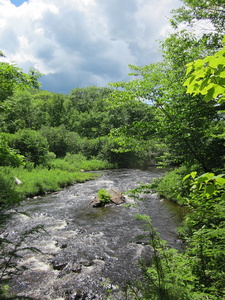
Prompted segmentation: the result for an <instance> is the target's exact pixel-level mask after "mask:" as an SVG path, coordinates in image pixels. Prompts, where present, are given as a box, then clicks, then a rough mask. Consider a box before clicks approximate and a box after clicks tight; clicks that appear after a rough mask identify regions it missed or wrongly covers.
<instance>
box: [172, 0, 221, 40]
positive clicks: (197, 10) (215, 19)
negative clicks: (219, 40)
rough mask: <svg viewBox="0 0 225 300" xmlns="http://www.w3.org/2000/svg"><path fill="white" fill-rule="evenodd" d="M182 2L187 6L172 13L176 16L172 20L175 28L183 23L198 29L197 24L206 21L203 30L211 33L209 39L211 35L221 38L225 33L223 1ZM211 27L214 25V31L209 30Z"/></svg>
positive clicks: (187, 0)
mask: <svg viewBox="0 0 225 300" xmlns="http://www.w3.org/2000/svg"><path fill="white" fill-rule="evenodd" d="M182 2H183V3H184V4H185V6H183V7H181V8H178V9H176V10H173V11H172V12H173V14H174V15H173V19H172V20H171V24H172V26H173V27H175V28H177V27H178V24H179V23H182V22H184V23H186V24H188V25H191V26H192V27H196V22H198V21H205V23H204V26H201V29H202V31H203V32H206V31H207V30H208V31H211V32H210V33H209V34H208V37H209V36H210V35H214V36H220V35H221V34H224V33H225V3H224V1H223V0H182ZM206 21H208V24H207V23H206ZM206 24H207V25H208V26H206ZM210 25H213V29H214V30H213V31H212V28H211V30H209V27H210ZM204 27H205V28H204Z"/></svg>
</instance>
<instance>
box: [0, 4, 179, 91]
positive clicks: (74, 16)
mask: <svg viewBox="0 0 225 300" xmlns="http://www.w3.org/2000/svg"><path fill="white" fill-rule="evenodd" d="M180 4H181V3H180V1H179V0H104V1H102V0H64V1H61V0H48V1H45V0H30V1H28V2H24V3H23V4H22V5H21V6H19V7H16V6H14V5H13V4H12V3H11V2H10V1H9V0H0V50H1V51H3V53H4V54H5V55H6V56H7V58H8V59H9V60H11V61H16V63H17V64H18V65H19V66H20V67H22V68H24V70H25V71H27V70H28V68H29V67H36V68H38V69H39V71H40V72H41V73H42V74H43V78H42V80H41V81H42V84H43V89H47V90H50V91H56V92H62V93H69V92H70V90H71V89H73V88H75V87H79V86H82V87H83V86H89V85H98V86H104V85H106V84H107V83H109V82H113V81H121V80H127V78H128V77H127V73H128V72H129V68H128V64H134V65H147V64H149V63H152V62H155V61H157V60H159V59H160V54H159V53H158V44H157V42H156V39H161V38H163V36H165V35H166V34H167V33H168V31H169V30H170V27H169V22H168V20H167V19H166V16H168V15H169V12H170V11H171V9H173V8H176V7H179V6H180Z"/></svg>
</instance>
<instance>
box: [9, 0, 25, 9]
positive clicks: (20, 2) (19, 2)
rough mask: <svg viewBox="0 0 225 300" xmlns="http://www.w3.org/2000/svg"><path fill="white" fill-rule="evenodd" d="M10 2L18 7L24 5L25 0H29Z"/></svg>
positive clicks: (11, 0) (12, 0)
mask: <svg viewBox="0 0 225 300" xmlns="http://www.w3.org/2000/svg"><path fill="white" fill-rule="evenodd" d="M10 2H11V3H12V4H14V5H15V6H17V7H18V6H20V5H22V4H23V3H24V2H27V0H10Z"/></svg>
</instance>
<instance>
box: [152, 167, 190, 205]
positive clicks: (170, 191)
mask: <svg viewBox="0 0 225 300" xmlns="http://www.w3.org/2000/svg"><path fill="white" fill-rule="evenodd" d="M193 169H195V166H194V167H193ZM188 173H190V169H188V168H187V167H186V166H182V167H179V168H176V169H174V170H172V171H170V172H167V173H166V174H165V176H164V177H161V178H157V179H155V180H154V181H153V183H152V184H151V188H153V189H154V190H155V191H156V192H157V193H158V194H159V195H160V196H162V197H165V198H167V199H170V200H172V201H175V202H177V203H179V204H184V203H185V202H186V199H187V197H188V196H189V194H190V180H186V181H183V178H184V176H185V175H187V174H188Z"/></svg>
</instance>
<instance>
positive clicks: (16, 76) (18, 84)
mask: <svg viewBox="0 0 225 300" xmlns="http://www.w3.org/2000/svg"><path fill="white" fill-rule="evenodd" d="M1 56H2V55H1ZM40 76H41V74H40V73H39V72H38V71H37V70H36V69H34V68H31V69H30V71H29V73H28V74H26V73H24V72H23V71H22V69H20V68H19V67H17V66H16V64H10V63H6V62H0V101H1V102H2V101H4V100H6V99H7V98H8V97H9V96H12V95H13V93H14V91H15V90H16V89H22V90H24V89H27V88H39V86H40V84H39V82H38V78H39V77H40Z"/></svg>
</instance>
